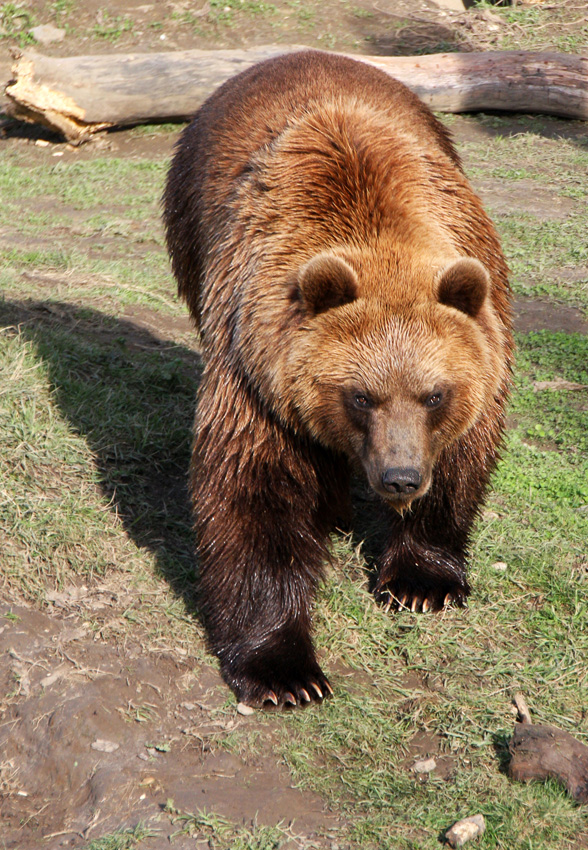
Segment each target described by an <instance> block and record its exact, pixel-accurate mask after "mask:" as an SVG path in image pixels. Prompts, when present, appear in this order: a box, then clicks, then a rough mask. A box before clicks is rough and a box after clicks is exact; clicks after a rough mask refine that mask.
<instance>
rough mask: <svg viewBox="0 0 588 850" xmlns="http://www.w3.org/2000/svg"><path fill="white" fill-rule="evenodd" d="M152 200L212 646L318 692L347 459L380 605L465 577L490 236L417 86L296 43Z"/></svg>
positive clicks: (236, 81) (194, 131) (192, 133)
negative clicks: (323, 581)
mask: <svg viewBox="0 0 588 850" xmlns="http://www.w3.org/2000/svg"><path fill="white" fill-rule="evenodd" d="M164 201H165V224H166V228H167V241H168V246H169V251H170V254H171V259H172V264H173V269H174V272H175V275H176V277H177V279H178V283H179V291H180V293H181V295H182V296H183V297H184V298H185V299H186V301H187V302H188V305H189V307H190V311H191V313H192V315H193V316H194V318H195V320H196V321H197V323H198V327H199V329H200V333H201V338H202V348H203V356H204V361H205V369H204V376H203V380H202V384H201V387H200V391H199V395H198V411H197V414H196V425H195V439H194V452H193V461H192V471H191V490H192V497H193V502H194V514H195V523H196V530H197V535H198V556H199V563H200V571H201V573H200V574H201V578H200V598H201V604H202V611H203V613H204V616H205V621H206V626H207V631H208V636H209V640H210V645H211V647H212V649H213V650H214V652H215V653H216V654H217V655H218V657H219V659H220V664H221V670H222V673H223V676H224V677H225V679H226V681H227V682H228V684H229V685H230V686H231V687H232V688H233V690H234V691H235V693H236V695H237V697H238V698H239V699H240V700H242V701H244V702H247V703H250V704H258V705H261V704H263V703H264V702H273V703H275V704H278V705H283V704H287V703H292V704H295V703H300V704H302V703H304V702H309V701H313V700H320V699H322V697H323V696H325V695H327V694H329V693H330V692H331V687H330V685H329V683H328V681H327V679H326V677H325V675H324V673H323V672H322V670H321V669H320V667H319V665H318V663H317V661H316V658H315V654H314V650H313V646H312V641H311V635H310V631H311V605H312V601H313V597H314V593H315V589H316V586H317V582H318V581H319V579H320V578H321V574H322V569H323V564H324V561H325V559H326V557H327V554H328V552H327V539H328V535H329V532H331V531H332V530H333V528H334V526H335V524H336V523H337V521H338V520H339V519H340V518H341V517H342V516H345V515H346V513H347V511H348V487H349V476H350V471H353V470H359V471H360V472H362V473H363V474H364V475H365V477H366V478H367V481H368V482H369V484H370V485H371V487H372V489H373V490H374V491H375V493H376V494H377V497H376V501H377V502H378V510H379V511H380V512H381V522H382V524H383V527H385V530H386V535H387V546H386V548H385V550H384V553H383V555H382V557H381V559H380V563H379V565H378V567H379V573H378V579H377V583H376V587H375V593H376V597H377V599H378V600H380V601H383V602H384V603H386V602H392V603H393V605H394V606H395V607H404V606H406V607H409V608H411V609H412V610H421V609H422V610H429V609H433V610H434V609H440V608H442V607H443V606H444V605H446V604H448V602H450V601H452V602H454V603H457V604H461V603H462V602H463V600H464V599H465V597H466V596H467V594H468V593H469V586H468V583H467V580H466V566H465V558H466V552H467V547H468V538H469V535H470V529H471V527H472V523H473V521H474V519H475V518H476V515H477V513H478V510H479V507H480V505H481V502H482V499H483V496H484V491H485V488H486V485H487V483H488V479H489V477H490V474H491V472H492V470H493V468H494V466H495V463H496V460H497V451H498V448H499V447H500V443H501V435H502V431H503V425H504V403H505V399H506V395H507V392H508V387H509V381H510V362H511V350H512V338H511V319H510V308H509V295H508V282H507V267H506V264H505V261H504V259H503V256H502V253H501V250H500V245H499V242H498V238H497V236H496V232H495V230H494V228H493V226H492V224H491V222H490V221H489V219H488V217H487V216H486V214H485V213H484V211H483V209H482V206H481V204H480V201H479V200H478V198H477V197H476V196H475V195H474V193H473V191H472V189H471V187H470V185H469V184H468V182H467V180H466V178H465V177H464V175H463V173H462V170H461V167H460V162H459V159H458V156H457V154H456V152H455V151H454V149H453V147H452V145H451V142H450V139H449V136H448V133H447V132H446V130H445V129H444V128H443V126H442V125H441V124H440V123H439V122H438V121H437V120H436V119H435V118H434V116H433V115H432V114H431V113H430V112H429V110H428V109H427V108H426V107H425V106H424V105H423V104H422V103H421V102H420V101H419V100H418V98H417V97H416V96H415V95H413V94H412V93H411V92H410V91H409V90H408V89H407V88H405V87H404V86H403V85H401V84H400V83H398V82H396V81H395V80H393V79H391V78H389V77H388V76H387V75H386V74H384V73H383V72H381V71H379V70H376V69H375V68H372V67H370V66H369V65H367V64H363V63H360V62H355V61H353V60H350V59H346V58H343V57H340V56H336V55H330V54H325V53H319V52H312V51H309V52H300V53H295V54H290V55H288V56H283V57H279V58H277V59H272V60H269V61H267V62H263V63H261V64H259V65H257V66H255V67H253V68H251V69H249V70H247V71H245V72H244V73H242V74H239V75H238V76H237V77H234V78H233V79H231V80H229V81H228V82H227V83H225V84H224V85H223V86H221V88H220V89H218V91H216V92H215V93H214V94H213V95H212V97H210V98H209V99H208V100H207V101H206V103H205V104H204V105H203V106H202V107H201V109H200V110H199V111H198V113H197V114H196V117H195V118H194V121H193V122H192V124H191V125H190V126H189V127H188V128H187V129H186V130H185V132H184V133H183V135H182V138H181V141H180V143H179V145H178V149H177V152H176V154H175V157H174V160H173V162H172V166H171V170H170V173H169V179H168V183H167V188H166V192H165V199H164Z"/></svg>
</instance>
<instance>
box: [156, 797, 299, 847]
mask: <svg viewBox="0 0 588 850" xmlns="http://www.w3.org/2000/svg"><path fill="white" fill-rule="evenodd" d="M165 811H166V812H167V814H168V815H169V816H170V819H171V822H172V823H173V824H175V825H176V826H177V827H178V829H177V830H176V831H175V832H174V833H173V834H172V836H171V842H172V844H173V840H174V838H176V837H177V836H180V835H187V836H190V838H194V839H196V840H197V841H206V842H207V846H208V847H210V848H213V850H279V848H280V847H283V846H284V844H285V843H286V842H287V841H288V840H289V839H290V838H291V837H292V831H291V830H290V829H287V828H283V827H282V825H281V824H278V825H277V826H259V825H258V824H257V822H254V823H253V824H252V826H251V827H249V826H237V825H236V824H235V823H233V822H231V821H230V820H228V819H227V818H224V817H221V816H220V815H218V814H215V813H214V812H207V811H206V809H200V810H198V811H197V812H196V813H195V814H192V813H190V812H182V811H180V810H178V809H176V808H175V806H174V803H173V800H168V801H167V804H166V807H165Z"/></svg>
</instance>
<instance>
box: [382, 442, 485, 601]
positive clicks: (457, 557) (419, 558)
mask: <svg viewBox="0 0 588 850" xmlns="http://www.w3.org/2000/svg"><path fill="white" fill-rule="evenodd" d="M484 438H486V439H484ZM469 440H470V442H471V443H473V444H474V445H475V446H476V448H477V451H476V452H472V450H471V446H468V445H467V444H465V445H461V446H460V444H459V443H457V444H456V445H455V446H454V447H453V448H452V449H451V450H449V452H448V453H447V454H446V455H445V456H444V457H442V458H441V460H440V462H439V463H438V464H437V466H436V469H435V472H434V474H433V483H432V486H431V489H430V490H429V492H428V493H427V494H426V495H425V496H423V498H421V499H419V500H417V501H416V502H414V503H413V504H412V505H411V508H410V510H409V511H406V512H405V513H404V515H403V516H401V515H399V514H398V513H397V512H396V511H394V509H393V508H392V507H390V506H388V505H383V506H382V508H383V510H384V512H385V513H386V524H387V527H388V529H389V532H388V543H387V546H386V548H385V551H384V553H383V555H382V556H381V558H380V560H379V564H378V567H379V571H378V578H377V582H376V586H375V596H376V599H377V600H378V601H380V602H382V603H383V604H385V605H387V606H390V607H400V608H405V607H406V608H409V609H410V610H412V611H429V610H433V611H438V610H440V609H441V608H443V607H445V606H446V605H448V604H450V603H454V604H457V605H463V604H464V602H465V600H466V598H467V596H468V595H469V592H470V586H469V584H468V581H467V578H466V558H467V549H468V543H469V537H470V533H471V528H472V525H473V523H474V520H475V518H476V516H477V514H478V511H479V507H480V505H481V504H482V500H483V497H484V492H485V489H486V486H487V484H488V480H489V478H490V474H491V472H492V469H493V468H494V466H495V462H496V445H497V444H498V443H499V437H498V436H496V435H488V434H485V433H481V434H475V433H474V434H472V432H470V434H469ZM484 444H485V445H484Z"/></svg>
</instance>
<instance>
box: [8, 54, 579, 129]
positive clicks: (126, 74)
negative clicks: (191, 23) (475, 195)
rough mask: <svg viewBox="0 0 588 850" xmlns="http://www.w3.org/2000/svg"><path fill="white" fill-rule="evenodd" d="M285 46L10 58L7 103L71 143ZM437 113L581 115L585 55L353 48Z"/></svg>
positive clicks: (192, 103)
mask: <svg viewBox="0 0 588 850" xmlns="http://www.w3.org/2000/svg"><path fill="white" fill-rule="evenodd" d="M299 49H301V48H296V47H293V48H292V47H291V48H284V47H260V48H253V49H250V50H185V51H179V52H169V53H144V54H128V55H121V54H112V55H98V56H72V57H67V58H55V57H47V56H42V55H40V54H37V53H35V52H33V51H30V52H27V53H26V54H24V55H22V56H21V57H20V58H19V59H18V60H17V62H16V64H15V65H14V66H13V69H12V73H13V76H14V78H13V79H12V80H11V81H10V82H9V84H8V85H7V87H6V95H7V96H8V98H9V101H10V102H9V105H8V111H9V114H11V115H12V116H13V117H15V118H18V119H20V120H25V121H30V122H37V123H41V124H43V125H45V126H49V127H51V128H52V129H54V130H57V131H59V132H61V133H62V134H63V135H64V136H65V137H66V138H67V139H68V140H69V141H72V142H80V141H83V140H84V139H85V138H87V137H88V136H89V135H91V134H92V133H95V132H97V131H99V130H103V129H105V128H108V127H113V126H124V125H130V124H139V123H144V122H148V121H149V122H156V121H166V120H167V121H169V120H177V119H186V118H189V117H190V116H191V115H192V114H193V113H194V112H195V111H196V109H197V108H198V106H199V105H200V104H201V103H202V101H203V100H204V99H205V98H206V97H207V96H208V95H209V94H210V93H211V92H212V91H213V90H214V89H215V88H216V87H217V86H218V85H220V84H221V83H222V82H224V81H225V80H226V79H228V78H229V77H231V76H233V75H234V74H236V73H238V72H239V71H242V70H244V69H245V68H248V67H249V66H250V65H252V64H254V63H255V62H259V61H260V60H262V59H267V58H269V57H270V56H276V55H278V54H280V53H284V52H286V51H287V50H299ZM353 58H355V59H360V60H362V61H364V62H368V63H370V64H372V65H375V66H376V67H378V68H381V69H382V70H384V71H386V73H388V74H390V75H391V76H394V77H396V78H397V79H399V80H401V81H402V82H403V83H405V84H406V85H407V86H408V87H409V88H411V89H412V90H413V91H414V92H416V94H418V95H419V96H420V97H421V98H422V99H423V100H424V101H425V103H427V104H428V105H429V106H430V107H431V108H432V109H434V110H437V111H439V112H477V111H482V110H486V111H487V110H500V111H506V112H531V113H544V114H548V115H559V116H563V117H567V118H581V119H584V120H588V57H582V56H570V55H566V54H558V53H529V52H525V51H508V52H490V53H439V54H433V55H430V56H403V57H396V56H354V57H353Z"/></svg>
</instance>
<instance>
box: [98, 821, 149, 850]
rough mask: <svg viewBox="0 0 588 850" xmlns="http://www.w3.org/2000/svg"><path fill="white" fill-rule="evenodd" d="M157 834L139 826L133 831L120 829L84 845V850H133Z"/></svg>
mask: <svg viewBox="0 0 588 850" xmlns="http://www.w3.org/2000/svg"><path fill="white" fill-rule="evenodd" d="M156 836H157V833H155V832H153V831H152V830H151V829H147V828H146V827H144V826H143V825H141V824H139V825H138V826H136V827H134V828H133V829H122V830H118V831H117V832H113V833H112V834H111V835H104V836H103V837H102V838H95V839H94V840H93V841H90V842H89V843H88V844H86V845H85V847H84V850H133V848H134V847H136V846H137V845H138V844H140V843H141V842H142V841H144V840H145V839H147V838H155V837H156Z"/></svg>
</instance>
